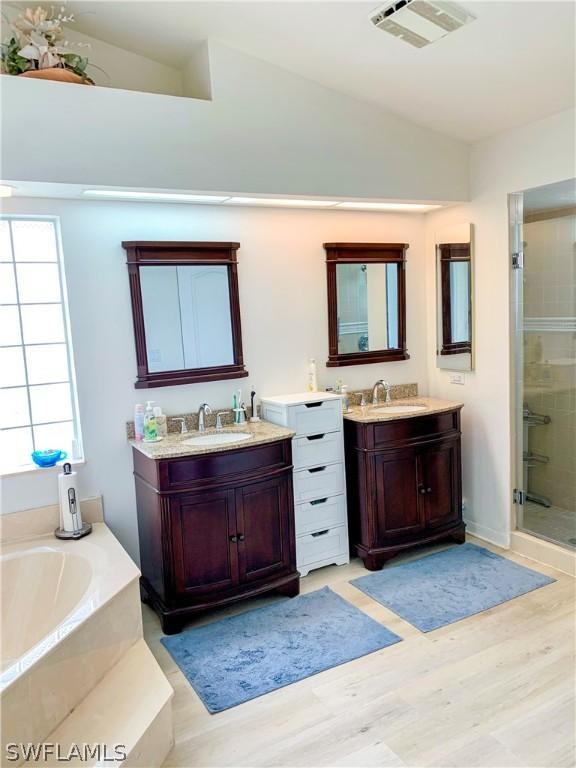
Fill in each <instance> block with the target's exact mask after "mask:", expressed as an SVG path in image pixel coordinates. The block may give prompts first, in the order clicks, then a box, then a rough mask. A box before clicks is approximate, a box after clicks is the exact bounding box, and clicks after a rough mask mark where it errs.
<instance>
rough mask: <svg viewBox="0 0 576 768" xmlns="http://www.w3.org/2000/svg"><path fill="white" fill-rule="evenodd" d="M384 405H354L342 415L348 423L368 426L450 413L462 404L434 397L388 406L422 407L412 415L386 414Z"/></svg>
mask: <svg viewBox="0 0 576 768" xmlns="http://www.w3.org/2000/svg"><path fill="white" fill-rule="evenodd" d="M386 405H387V404H386V403H384V402H381V403H379V404H378V405H365V406H361V405H354V406H352V407H351V408H350V410H349V411H348V412H347V413H345V414H344V418H345V419H348V420H349V421H356V422H360V423H364V424H368V423H370V422H374V421H397V420H398V419H415V418H418V416H428V415H429V414H431V413H444V412H445V411H452V410H454V408H462V407H463V405H464V403H460V402H456V401H454V400H438V398H436V397H420V396H419V395H418V396H416V397H405V398H402V399H401V400H394V399H393V400H392V402H391V403H388V405H424V406H426V408H425V410H421V411H413V412H412V413H386V412H385V409H386Z"/></svg>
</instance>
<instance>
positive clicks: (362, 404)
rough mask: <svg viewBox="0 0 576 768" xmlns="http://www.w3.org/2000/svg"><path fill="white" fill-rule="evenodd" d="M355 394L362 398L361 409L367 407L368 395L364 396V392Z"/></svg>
mask: <svg viewBox="0 0 576 768" xmlns="http://www.w3.org/2000/svg"><path fill="white" fill-rule="evenodd" d="M354 394H355V395H356V396H357V397H359V398H360V407H361V408H364V406H365V405H366V395H365V394H364V392H354Z"/></svg>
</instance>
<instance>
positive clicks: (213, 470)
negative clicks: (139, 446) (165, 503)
mask: <svg viewBox="0 0 576 768" xmlns="http://www.w3.org/2000/svg"><path fill="white" fill-rule="evenodd" d="M291 443H292V441H291V440H290V439H289V438H288V439H286V440H279V441H277V442H275V443H267V444H264V445H257V446H254V447H250V448H248V447H246V448H244V447H242V448H239V449H234V450H230V451H222V452H218V453H216V452H215V453H207V454H204V455H202V454H201V455H198V456H193V457H192V456H186V457H182V458H177V459H167V460H164V461H160V462H158V463H159V465H160V467H159V488H158V490H160V491H170V490H172V489H175V490H176V489H181V488H191V489H194V488H201V487H203V486H205V485H207V484H208V485H210V484H213V483H215V482H217V481H221V480H224V479H226V480H227V481H229V482H233V481H234V477H235V476H236V475H242V476H243V477H246V476H247V475H249V474H250V473H261V471H262V470H264V469H269V470H272V469H283V468H286V469H290V468H291V464H292V462H291V459H292V450H291V449H292V446H291Z"/></svg>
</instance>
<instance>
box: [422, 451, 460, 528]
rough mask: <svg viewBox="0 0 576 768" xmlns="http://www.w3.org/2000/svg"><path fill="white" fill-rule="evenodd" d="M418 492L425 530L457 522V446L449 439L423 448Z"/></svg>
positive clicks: (458, 489) (458, 456)
mask: <svg viewBox="0 0 576 768" xmlns="http://www.w3.org/2000/svg"><path fill="white" fill-rule="evenodd" d="M420 466H421V477H420V491H421V501H422V505H423V507H424V518H425V521H426V527H427V528H439V527H441V526H444V525H451V524H453V523H455V522H457V521H458V520H459V519H460V507H461V490H460V443H459V441H458V440H450V441H445V442H442V443H438V444H436V445H434V446H431V447H429V448H427V449H426V451H425V452H424V453H423V454H422V456H421V465H420Z"/></svg>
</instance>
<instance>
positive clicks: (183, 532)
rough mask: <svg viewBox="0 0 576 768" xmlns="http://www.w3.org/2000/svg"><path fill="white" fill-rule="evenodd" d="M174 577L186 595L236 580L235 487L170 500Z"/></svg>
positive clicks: (222, 587)
mask: <svg viewBox="0 0 576 768" xmlns="http://www.w3.org/2000/svg"><path fill="white" fill-rule="evenodd" d="M170 512H171V527H172V546H173V553H174V555H173V569H174V570H173V578H174V586H175V590H176V593H177V594H179V595H186V596H188V597H191V596H194V595H197V594H198V595H200V594H210V593H211V592H215V591H219V590H225V589H229V588H231V587H234V586H235V585H236V584H238V578H239V575H238V551H237V545H236V543H235V537H236V532H237V531H236V514H235V509H234V491H231V490H228V491H210V492H208V493H197V494H196V493H193V494H186V495H184V496H181V497H179V498H177V499H172V501H171V503H170Z"/></svg>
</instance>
